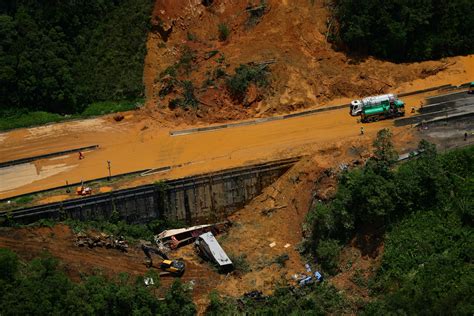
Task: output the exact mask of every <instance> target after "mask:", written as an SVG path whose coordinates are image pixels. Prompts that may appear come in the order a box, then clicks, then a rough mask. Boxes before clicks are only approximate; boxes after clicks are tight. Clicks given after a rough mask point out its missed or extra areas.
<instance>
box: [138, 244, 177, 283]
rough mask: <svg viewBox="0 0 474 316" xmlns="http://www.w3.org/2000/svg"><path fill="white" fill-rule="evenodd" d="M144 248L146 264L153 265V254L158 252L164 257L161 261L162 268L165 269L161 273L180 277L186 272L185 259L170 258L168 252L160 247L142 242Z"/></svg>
mask: <svg viewBox="0 0 474 316" xmlns="http://www.w3.org/2000/svg"><path fill="white" fill-rule="evenodd" d="M142 250H143V252H144V253H145V255H146V257H147V261H146V266H147V267H149V268H151V267H152V266H153V260H152V257H151V255H152V254H156V255H158V256H160V257H161V258H163V260H162V261H161V263H160V269H161V270H163V272H162V273H160V275H172V276H177V277H180V276H182V275H183V273H184V269H185V265H184V262H183V261H180V260H170V259H169V258H168V256H167V255H166V253H164V252H163V251H161V250H160V249H157V248H154V247H150V246H147V245H144V244H142Z"/></svg>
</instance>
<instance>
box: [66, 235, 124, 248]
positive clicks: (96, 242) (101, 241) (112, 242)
mask: <svg viewBox="0 0 474 316" xmlns="http://www.w3.org/2000/svg"><path fill="white" fill-rule="evenodd" d="M75 245H76V246H78V247H86V246H87V247H89V248H95V247H105V248H108V249H117V250H120V251H123V252H126V251H127V248H128V243H127V241H126V240H125V238H124V237H123V236H119V237H116V236H113V235H107V234H104V233H100V234H98V235H92V236H91V235H87V234H84V233H79V234H77V235H76V241H75Z"/></svg>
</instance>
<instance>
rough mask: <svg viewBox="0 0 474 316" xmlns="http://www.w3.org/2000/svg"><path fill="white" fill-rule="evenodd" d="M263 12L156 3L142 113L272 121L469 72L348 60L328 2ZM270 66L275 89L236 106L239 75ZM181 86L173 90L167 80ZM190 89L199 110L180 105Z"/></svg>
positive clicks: (222, 1) (301, 1) (226, 2)
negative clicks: (232, 91) (233, 82)
mask: <svg viewBox="0 0 474 316" xmlns="http://www.w3.org/2000/svg"><path fill="white" fill-rule="evenodd" d="M263 3H265V4H264V5H263V6H262V5H261V4H260V1H231V0H215V1H207V2H206V1H204V2H203V1H198V0H192V1H184V0H181V1H176V0H165V1H156V4H155V7H154V11H153V19H152V24H153V28H152V32H151V33H150V34H149V39H148V43H147V48H148V54H147V57H146V60H145V71H144V81H145V86H146V96H147V100H148V102H147V105H148V106H147V108H146V110H144V111H147V113H148V114H150V113H152V114H153V115H155V116H158V117H162V118H165V119H166V120H173V121H184V122H186V123H191V124H193V123H197V122H208V123H209V122H218V121H226V120H235V119H242V118H249V117H259V116H268V115H272V114H275V113H282V112H289V111H293V110H296V109H299V108H305V107H309V106H315V105H318V106H323V105H324V104H325V103H326V102H328V101H330V100H333V99H337V98H346V97H355V96H366V95H372V94H377V93H382V92H387V91H394V90H395V91H398V88H399V87H400V85H403V84H406V85H405V86H404V87H405V88H406V89H408V88H410V85H409V83H410V82H411V81H414V80H421V81H423V82H424V85H435V84H436V83H437V82H439V81H440V79H441V80H442V79H443V78H444V79H446V76H445V75H446V74H450V75H452V74H459V73H462V72H464V71H465V65H464V61H463V59H462V58H449V59H446V60H441V61H429V62H423V63H411V64H394V63H390V62H386V61H380V60H376V59H374V58H370V57H369V58H356V57H350V56H348V55H346V54H344V53H342V52H337V51H335V50H334V49H333V48H332V46H331V44H330V43H328V41H327V36H328V26H329V25H330V24H331V16H330V14H329V10H328V8H327V7H326V4H325V1H307V0H296V1H286V0H285V1H277V0H268V1H264V2H263ZM224 26H225V29H226V30H227V31H228V35H227V36H225V40H223V38H222V37H223V36H222V32H223V31H222V28H224ZM226 34H227V33H226ZM268 61H270V64H269V65H268V69H270V70H271V76H270V81H271V82H270V86H268V87H266V88H260V89H256V86H255V85H252V84H251V85H250V87H249V88H248V89H247V95H246V98H244V99H242V100H236V99H235V98H232V97H230V95H229V93H228V91H227V89H226V83H225V81H226V79H227V78H229V76H231V75H233V74H234V71H235V68H237V67H238V66H239V65H241V64H249V63H257V64H258V63H261V62H268ZM173 66H178V69H174V70H175V72H176V71H177V72H178V73H177V74H176V73H173ZM175 68H176V67H175ZM179 68H181V69H179ZM175 79H177V80H178V81H177V82H175V84H174V87H173V88H172V87H170V83H169V81H170V80H175ZM184 81H188V82H190V83H192V88H193V89H188V88H189V83H188V84H187V85H188V86H187V88H186V87H184V88H183V82H184ZM465 81H468V80H465ZM183 90H186V91H188V92H190V91H192V92H193V93H194V95H195V97H196V103H195V104H194V103H192V102H191V106H190V105H189V104H188V105H186V106H177V102H175V101H173V100H176V99H180V98H181V99H182V98H186V92H185V91H183ZM188 96H189V93H188ZM188 103H189V102H188ZM193 104H194V105H193Z"/></svg>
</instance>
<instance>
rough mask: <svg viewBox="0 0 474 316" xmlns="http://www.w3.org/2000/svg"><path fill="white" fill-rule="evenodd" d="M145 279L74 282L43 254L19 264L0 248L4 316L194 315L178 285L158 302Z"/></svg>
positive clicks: (0, 310) (0, 305)
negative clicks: (66, 315) (67, 315)
mask: <svg viewBox="0 0 474 316" xmlns="http://www.w3.org/2000/svg"><path fill="white" fill-rule="evenodd" d="M147 277H153V280H154V281H155V282H156V283H155V284H154V285H151V286H149V287H148V288H147V287H146V286H145V284H144V278H143V277H138V278H132V277H130V276H129V275H127V274H121V275H118V276H117V277H116V278H115V279H109V278H106V277H105V276H103V275H101V274H100V273H98V274H95V275H90V276H84V277H83V278H82V281H81V282H79V283H76V282H72V281H71V280H70V279H69V278H68V277H67V276H66V275H65V274H64V272H62V268H61V266H60V263H59V262H58V260H57V259H55V258H53V257H51V256H50V255H48V254H44V255H42V256H41V257H39V258H36V259H34V260H32V261H31V262H26V263H25V262H20V261H19V260H18V257H17V256H16V254H15V253H13V252H12V251H10V250H7V249H1V248H0V314H1V315H65V314H69V315H183V316H184V315H194V314H195V313H196V308H195V306H194V304H193V302H192V300H191V296H190V293H189V291H188V290H187V289H186V288H185V287H184V285H183V284H181V283H180V282H179V280H176V281H175V282H174V283H173V285H172V286H171V287H170V289H168V290H167V291H166V293H165V294H164V295H163V296H164V297H163V299H161V300H158V299H157V297H156V296H155V295H154V291H155V290H156V289H157V288H159V284H158V280H159V277H158V276H157V275H156V274H153V273H151V274H150V275H147Z"/></svg>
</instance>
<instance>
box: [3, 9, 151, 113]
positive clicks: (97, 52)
mask: <svg viewBox="0 0 474 316" xmlns="http://www.w3.org/2000/svg"><path fill="white" fill-rule="evenodd" d="M152 5H153V1H152V0H101V1H87V0H67V1H53V0H48V1H33V0H5V1H1V2H0V112H2V114H3V115H8V114H9V113H18V112H19V111H20V112H21V111H25V110H27V111H47V112H53V113H59V114H67V113H80V112H82V111H83V110H84V108H85V106H86V105H88V104H90V103H93V102H97V101H117V100H132V99H136V98H139V97H141V96H143V80H142V77H143V61H144V57H145V53H146V47H145V44H146V36H147V32H148V29H149V27H148V26H149V20H150V15H151V10H152Z"/></svg>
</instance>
